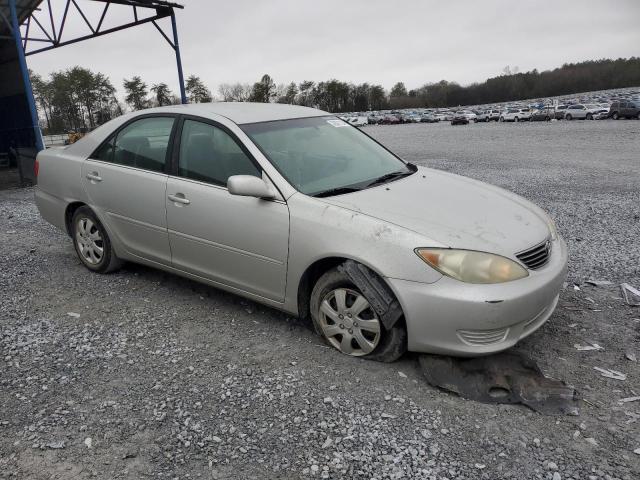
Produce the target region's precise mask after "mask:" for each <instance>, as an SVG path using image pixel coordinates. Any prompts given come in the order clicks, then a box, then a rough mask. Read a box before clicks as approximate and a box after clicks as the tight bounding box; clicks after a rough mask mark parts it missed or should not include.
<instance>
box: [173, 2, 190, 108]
mask: <svg viewBox="0 0 640 480" xmlns="http://www.w3.org/2000/svg"><path fill="white" fill-rule="evenodd" d="M171 28H172V29H173V49H174V50H175V52H176V63H177V64H178V82H180V100H181V101H182V103H183V104H185V103H187V94H186V92H185V91H184V76H183V74H182V59H181V58H180V45H179V44H178V27H177V26H176V15H175V13H173V9H171Z"/></svg>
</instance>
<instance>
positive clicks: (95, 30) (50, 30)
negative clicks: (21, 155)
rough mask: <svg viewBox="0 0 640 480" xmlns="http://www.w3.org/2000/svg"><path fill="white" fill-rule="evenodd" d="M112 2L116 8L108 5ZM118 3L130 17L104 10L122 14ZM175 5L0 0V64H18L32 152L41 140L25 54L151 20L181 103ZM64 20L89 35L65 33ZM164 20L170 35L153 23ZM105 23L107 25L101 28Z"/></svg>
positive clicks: (160, 0)
mask: <svg viewBox="0 0 640 480" xmlns="http://www.w3.org/2000/svg"><path fill="white" fill-rule="evenodd" d="M89 2H91V3H89ZM52 4H53V5H54V6H55V7H57V9H56V10H54V9H53V8H52ZM88 5H93V8H91V9H89V10H92V12H88V11H87V6H88ZM98 5H99V6H98ZM114 5H117V7H115V8H114V7H112V6H114ZM96 6H98V8H95V7H96ZM110 7H112V8H110ZM122 7H125V8H128V9H129V11H130V17H129V19H123V17H122V15H120V16H118V17H117V21H115V20H116V19H114V18H113V15H111V16H110V15H109V12H110V11H113V10H119V12H120V13H122V12H123V8H122ZM176 8H180V9H182V8H183V6H182V5H178V4H177V3H172V2H169V1H165V0H0V66H2V64H3V63H4V64H7V68H9V65H11V64H12V62H13V64H14V65H15V64H16V63H15V62H17V64H18V65H19V68H18V70H19V72H20V74H21V75H22V83H23V85H24V95H25V97H26V101H27V104H28V107H29V111H30V116H31V119H32V129H33V132H34V138H35V144H36V147H37V149H38V150H41V149H42V148H43V142H42V136H41V134H40V127H39V125H38V116H37V110H36V106H35V100H34V98H33V91H32V88H31V81H30V79H29V74H28V68H27V63H26V57H27V56H29V55H33V54H36V53H40V52H45V51H48V50H52V49H54V48H60V47H63V46H65V45H70V44H73V43H77V42H81V41H83V40H88V39H90V38H95V37H100V36H102V35H106V34H109V33H113V32H117V31H120V30H125V29H127V28H131V27H135V26H138V25H143V24H145V23H151V24H153V26H154V27H155V28H156V29H157V30H158V32H160V34H161V35H162V37H163V38H164V39H165V40H166V41H167V43H168V44H169V45H170V46H171V48H172V49H173V50H174V52H175V56H176V64H177V68H178V80H179V85H180V97H181V101H182V103H187V96H186V92H185V88H184V76H183V73H182V60H181V58H180V46H179V44H178V30H177V27H176V17H175V14H174V9H176ZM91 13H93V14H96V13H99V19H97V20H96V19H95V18H94V19H93V20H90V18H89V17H90V16H91ZM70 18H73V19H74V21H75V22H80V23H81V24H84V25H85V26H86V27H87V29H88V32H89V33H85V34H70V33H69V32H68V30H69V29H65V26H66V24H67V23H68V21H69V19H70ZM164 18H169V19H170V21H171V30H172V32H171V34H167V33H165V31H164V30H163V29H162V28H161V26H160V24H159V23H158V21H159V20H161V19H164ZM105 20H106V22H105ZM112 20H114V21H112ZM113 23H115V25H113ZM107 24H112V26H109V27H106V25H107ZM85 30H86V29H85Z"/></svg>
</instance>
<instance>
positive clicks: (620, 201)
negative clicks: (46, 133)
mask: <svg viewBox="0 0 640 480" xmlns="http://www.w3.org/2000/svg"><path fill="white" fill-rule="evenodd" d="M639 130H640V122H631V121H629V122H613V121H611V122H564V123H561V124H555V123H554V124H526V125H502V124H501V125H497V124H490V125H470V126H469V127H451V126H449V125H406V126H389V127H370V128H368V129H367V133H369V134H372V135H373V136H374V137H376V138H378V139H380V140H382V141H383V142H384V143H385V144H387V145H389V146H390V147H391V148H392V149H394V150H396V151H397V152H398V153H400V154H401V155H403V156H404V157H405V158H407V159H408V160H411V161H414V162H416V163H421V164H425V165H430V166H434V167H436V168H442V169H446V170H450V171H454V172H456V173H461V174H465V175H468V176H471V177H474V178H478V179H480V180H486V181H490V182H492V183H495V184H497V185H500V186H503V187H506V188H509V189H511V190H513V191H515V192H517V193H520V194H522V195H524V196H525V197H528V198H530V199H532V200H534V201H535V202H537V203H538V204H540V205H541V206H542V207H543V208H545V209H546V210H547V211H549V212H550V213H552V214H553V215H554V216H555V217H556V219H557V221H558V226H559V229H560V231H561V233H562V234H563V235H564V236H565V238H566V239H567V241H568V244H569V247H570V250H571V265H570V275H569V281H568V284H567V287H566V288H565V290H564V291H563V292H562V295H561V300H560V304H559V307H558V309H557V311H556V313H554V315H553V316H552V318H551V319H550V321H549V322H548V323H547V324H546V325H545V326H544V327H543V328H542V329H541V330H540V331H538V332H537V333H536V334H534V335H533V336H532V337H529V338H528V339H527V340H525V341H524V342H522V343H521V344H520V346H519V348H520V349H522V350H523V351H524V352H526V353H527V354H528V355H530V356H531V357H533V358H535V359H536V360H537V361H538V362H539V364H540V366H541V367H542V369H543V370H544V371H545V373H547V374H548V375H550V376H554V377H556V378H561V379H563V380H565V381H567V382H568V383H571V384H573V385H575V386H576V388H577V389H578V390H579V391H580V393H581V394H582V396H583V397H584V400H585V401H584V402H583V404H582V407H581V413H580V415H579V416H566V417H549V416H543V415H540V414H538V413H535V412H533V411H531V410H528V409H527V408H526V407H523V406H506V405H486V404H479V403H475V402H472V401H467V400H463V399H460V398H458V397H456V396H455V395H452V394H449V393H447V392H444V391H440V390H437V389H434V388H432V387H430V386H428V385H427V384H426V383H425V381H424V380H423V378H422V374H421V372H420V370H419V368H418V366H417V361H416V358H417V357H416V356H415V355H407V356H406V357H404V358H403V359H401V360H400V361H398V362H396V363H394V364H378V363H374V362H367V361H363V360H357V359H351V358H348V357H346V356H343V355H340V354H338V353H337V352H336V351H334V350H332V349H330V348H328V347H327V346H325V345H324V344H323V343H322V342H321V341H320V339H319V338H318V337H316V336H315V335H314V334H313V332H312V328H311V326H310V325H307V324H305V323H303V322H301V321H300V320H298V319H294V318H291V317H289V316H287V315H285V314H282V313H280V312H277V311H275V310H272V309H269V308H266V307H263V306H261V305H258V304H255V303H253V302H249V301H246V300H244V299H242V298H240V297H237V296H234V295H231V294H227V293H224V292H221V291H219V290H216V289H213V288H209V287H206V286H203V285H200V284H196V283H194V282H191V281H189V280H185V279H182V278H179V277H177V276H174V275H170V274H167V273H163V272H159V271H156V270H152V269H149V268H146V267H142V266H136V265H127V266H126V267H125V268H124V269H123V270H121V271H120V272H117V273H114V274H111V275H96V274H92V273H90V272H89V271H87V270H86V269H85V268H83V267H82V266H81V264H80V262H79V261H78V260H77V258H76V256H75V254H74V251H73V248H72V246H71V242H70V240H69V238H68V237H66V236H65V235H64V234H62V233H61V232H58V231H57V230H55V229H54V228H53V227H51V226H49V225H47V224H46V223H44V222H43V221H42V220H41V219H40V217H39V215H38V212H37V209H36V208H35V206H34V204H33V190H32V189H20V190H5V191H0V372H1V373H0V478H18V479H72V478H73V479H83V478H99V479H114V478H132V479H134V478H135V479H138V478H170V479H186V478H206V479H247V478H281V479H291V478H356V479H400V478H405V479H440V480H443V479H450V480H453V479H469V480H471V479H474V480H475V479H509V478H513V479H515V478H517V479H525V478H526V479H549V480H558V479H560V480H562V479H576V480H578V479H579V480H583V479H589V480H592V479H607V480H609V479H625V480H631V479H637V478H638V476H639V475H640V453H638V452H640V450H638V449H640V428H639V420H640V401H626V402H620V400H621V399H625V398H631V397H634V396H638V395H640V374H639V369H638V364H637V363H636V361H633V360H632V359H633V358H634V357H635V358H636V359H637V357H638V356H640V349H639V348H638V347H639V340H640V309H639V308H633V307H630V306H627V305H625V304H624V302H623V300H622V298H621V296H620V293H619V289H618V287H617V284H618V283H620V282H621V281H627V282H629V283H631V284H632V285H635V286H637V287H640V275H639V270H638V266H639V265H640V261H639V260H640V242H639V241H638V239H639V238H640V231H639V223H640V222H639V220H638V218H639V217H638V215H639V214H640V210H639V208H640V202H639V201H638V200H639V199H638V184H639V181H638V180H639V177H640V166H639V163H638V162H639V160H638V152H639V151H640V149H639V148H638V147H639V145H638V138H639V137H638V132H639ZM416 207H417V208H419V207H420V206H416ZM590 278H597V279H600V280H609V281H611V282H612V283H613V285H610V286H607V285H605V286H599V287H594V286H589V285H587V284H585V283H584V282H585V280H587V279H590ZM576 288H577V289H576ZM578 289H579V290H578ZM587 343H597V344H598V345H600V346H602V347H603V349H602V350H592V351H578V350H576V348H575V347H574V344H580V345H586V344H587ZM594 367H601V368H606V369H611V370H616V371H619V372H621V373H624V374H625V375H626V380H624V381H621V380H615V379H612V378H606V377H603V376H602V375H601V374H600V372H598V371H596V370H595V369H594ZM634 450H635V451H636V452H637V453H634Z"/></svg>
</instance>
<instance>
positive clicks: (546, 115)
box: [529, 108, 554, 122]
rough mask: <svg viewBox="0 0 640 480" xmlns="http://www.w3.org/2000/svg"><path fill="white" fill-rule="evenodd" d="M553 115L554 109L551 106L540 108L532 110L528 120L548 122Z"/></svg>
mask: <svg viewBox="0 0 640 480" xmlns="http://www.w3.org/2000/svg"><path fill="white" fill-rule="evenodd" d="M553 116H554V111H553V110H552V109H551V108H540V109H536V110H533V111H532V112H531V116H530V117H529V121H531V122H548V121H549V120H551V119H552V118H553Z"/></svg>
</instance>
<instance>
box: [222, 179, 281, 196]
mask: <svg viewBox="0 0 640 480" xmlns="http://www.w3.org/2000/svg"><path fill="white" fill-rule="evenodd" d="M227 189H228V190H229V193H230V194H231V195H240V196H243V197H256V198H262V199H266V200H270V199H272V198H275V196H276V194H275V192H274V191H273V189H272V188H271V187H270V186H269V185H267V183H266V182H265V181H264V180H262V179H261V178H258V177H254V176H253V175H233V176H231V177H229V180H227Z"/></svg>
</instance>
